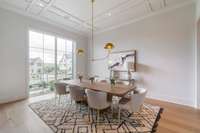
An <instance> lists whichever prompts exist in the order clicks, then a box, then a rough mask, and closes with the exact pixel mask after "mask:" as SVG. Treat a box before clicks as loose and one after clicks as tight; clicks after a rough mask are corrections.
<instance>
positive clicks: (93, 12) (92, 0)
mask: <svg viewBox="0 0 200 133" xmlns="http://www.w3.org/2000/svg"><path fill="white" fill-rule="evenodd" d="M91 1H92V60H94V0H91Z"/></svg>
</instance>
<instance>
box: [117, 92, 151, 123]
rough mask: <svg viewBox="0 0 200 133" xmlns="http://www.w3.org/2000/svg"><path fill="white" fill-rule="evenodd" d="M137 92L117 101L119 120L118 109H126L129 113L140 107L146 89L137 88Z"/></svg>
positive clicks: (136, 110)
mask: <svg viewBox="0 0 200 133" xmlns="http://www.w3.org/2000/svg"><path fill="white" fill-rule="evenodd" d="M135 92H137V93H134V94H131V96H130V98H129V99H128V98H122V99H121V100H120V101H119V112H118V119H119V122H120V117H121V116H120V113H121V112H120V111H121V109H126V110H128V111H129V112H130V114H132V113H135V112H138V111H139V110H140V108H141V107H142V105H143V103H144V100H145V96H146V94H147V90H146V89H144V88H138V89H136V91H135Z"/></svg>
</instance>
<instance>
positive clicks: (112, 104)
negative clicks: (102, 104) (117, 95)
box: [111, 104, 113, 117]
mask: <svg viewBox="0 0 200 133" xmlns="http://www.w3.org/2000/svg"><path fill="white" fill-rule="evenodd" d="M111 113H112V117H113V104H111Z"/></svg>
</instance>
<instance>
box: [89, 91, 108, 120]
mask: <svg viewBox="0 0 200 133" xmlns="http://www.w3.org/2000/svg"><path fill="white" fill-rule="evenodd" d="M86 94H87V102H88V106H89V108H88V111H89V117H90V108H92V109H95V110H97V123H99V116H100V110H103V109H106V108H108V107H110V106H111V102H109V101H108V100H107V93H105V92H100V91H93V90H89V89H87V90H86Z"/></svg>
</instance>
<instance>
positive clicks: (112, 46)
mask: <svg viewBox="0 0 200 133" xmlns="http://www.w3.org/2000/svg"><path fill="white" fill-rule="evenodd" d="M94 2H95V0H91V3H92V17H91V24H92V32H91V47H92V48H91V49H92V53H91V54H92V59H91V60H92V61H97V60H104V59H107V58H108V56H109V54H110V53H111V51H112V49H113V48H114V47H115V46H114V44H113V43H111V42H109V43H106V44H105V45H104V49H105V50H107V51H108V54H107V55H106V56H105V57H101V58H94ZM83 53H84V50H83V49H81V48H78V49H77V54H78V55H82V54H83Z"/></svg>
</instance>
